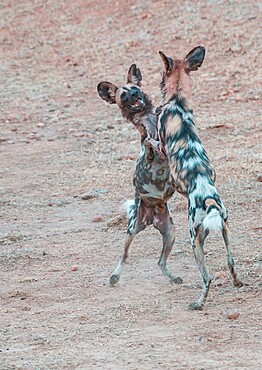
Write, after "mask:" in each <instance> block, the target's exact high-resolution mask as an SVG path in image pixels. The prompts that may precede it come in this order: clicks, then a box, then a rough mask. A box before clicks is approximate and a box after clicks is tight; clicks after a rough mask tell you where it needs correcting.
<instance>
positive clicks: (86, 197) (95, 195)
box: [81, 193, 98, 200]
mask: <svg viewBox="0 0 262 370" xmlns="http://www.w3.org/2000/svg"><path fill="white" fill-rule="evenodd" d="M97 196H98V194H96V193H85V194H83V195H81V199H83V200H89V199H93V198H96V197H97Z"/></svg>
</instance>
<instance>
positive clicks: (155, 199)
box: [97, 64, 182, 285]
mask: <svg viewBox="0 0 262 370" xmlns="http://www.w3.org/2000/svg"><path fill="white" fill-rule="evenodd" d="M141 81H142V76H141V72H140V70H139V68H137V67H136V65H135V64H133V65H132V66H131V67H130V69H129V72H128V76H127V84H126V85H125V86H124V87H122V88H118V87H116V86H115V85H113V84H112V83H110V82H100V83H99V84H98V86H97V90H98V93H99V95H100V97H101V98H102V99H104V100H105V101H107V102H108V103H110V104H113V103H116V104H117V105H118V107H119V108H120V110H121V113H122V115H123V116H124V117H125V118H126V119H127V120H128V121H130V122H132V123H133V125H134V126H135V127H136V128H137V130H138V131H139V132H140V134H141V152H140V155H139V158H138V160H137V163H136V169H135V173H134V179H133V183H134V187H135V199H134V201H128V202H127V215H128V228H127V238H126V241H125V247H124V253H123V256H122V257H121V259H120V260H119V262H118V265H117V267H116V269H115V270H114V272H113V273H112V275H111V278H110V284H111V285H114V284H116V283H117V282H118V280H119V278H120V273H121V270H122V266H123V263H124V262H126V259H127V257H128V250H129V247H130V244H131V242H132V240H133V238H134V236H135V235H136V234H137V233H139V232H140V231H142V230H144V229H145V228H146V226H147V225H151V224H153V225H154V227H155V228H157V229H158V230H159V231H160V233H161V234H162V237H163V250H162V253H161V256H160V259H159V261H158V265H159V266H160V268H161V270H162V272H163V274H164V275H165V276H167V277H168V278H169V279H170V280H171V281H173V282H176V283H182V279H181V278H180V277H175V276H174V275H173V274H172V273H171V272H170V271H169V270H168V268H167V266H166V260H167V258H168V256H169V254H170V252H171V249H172V246H173V244H174V241H175V229H174V225H173V221H172V218H171V215H170V211H169V207H168V205H167V201H168V199H170V197H171V196H172V195H173V193H174V191H175V190H174V188H173V186H172V185H171V183H170V181H169V178H170V171H169V166H168V162H167V159H166V158H165V157H163V156H162V155H161V153H157V152H156V151H155V150H152V148H151V147H150V146H148V144H147V137H148V136H150V137H152V138H153V139H155V140H156V139H157V130H156V115H155V108H154V107H153V105H152V102H151V100H150V99H149V97H148V96H147V95H146V94H144V92H143V91H142V90H141V89H140V86H141Z"/></svg>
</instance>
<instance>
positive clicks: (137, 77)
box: [127, 64, 142, 86]
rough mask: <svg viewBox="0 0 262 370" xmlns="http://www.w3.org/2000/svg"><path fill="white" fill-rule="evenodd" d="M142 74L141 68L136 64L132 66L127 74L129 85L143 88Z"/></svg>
mask: <svg viewBox="0 0 262 370" xmlns="http://www.w3.org/2000/svg"><path fill="white" fill-rule="evenodd" d="M141 81H142V74H141V71H140V69H139V68H137V66H136V65H135V64H132V65H131V66H130V68H129V71H128V73H127V83H131V84H134V85H137V86H141V85H142V84H141Z"/></svg>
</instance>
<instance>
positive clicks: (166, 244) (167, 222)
mask: <svg viewBox="0 0 262 370" xmlns="http://www.w3.org/2000/svg"><path fill="white" fill-rule="evenodd" d="M161 211H162V212H160V213H156V214H155V215H154V218H153V225H154V226H155V228H156V229H158V230H159V231H160V233H161V235H162V237H163V249H162V253H161V255H160V258H159V261H158V266H159V267H160V268H161V270H162V272H163V274H164V276H166V277H167V278H169V280H170V282H173V283H177V284H181V283H182V282H183V280H182V279H181V278H180V277H179V276H175V275H173V274H172V273H171V272H170V271H169V269H168V268H167V266H166V261H167V258H168V256H169V255H170V252H171V250H172V247H173V244H174V242H175V227H174V224H173V220H172V217H171V215H170V212H169V209H168V207H167V205H165V209H161Z"/></svg>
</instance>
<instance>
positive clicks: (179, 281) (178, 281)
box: [170, 276, 183, 284]
mask: <svg viewBox="0 0 262 370" xmlns="http://www.w3.org/2000/svg"><path fill="white" fill-rule="evenodd" d="M170 283H172V284H182V283H183V279H182V278H181V277H179V276H178V277H175V276H173V277H171V278H170Z"/></svg>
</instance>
